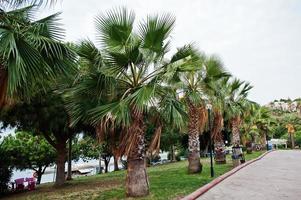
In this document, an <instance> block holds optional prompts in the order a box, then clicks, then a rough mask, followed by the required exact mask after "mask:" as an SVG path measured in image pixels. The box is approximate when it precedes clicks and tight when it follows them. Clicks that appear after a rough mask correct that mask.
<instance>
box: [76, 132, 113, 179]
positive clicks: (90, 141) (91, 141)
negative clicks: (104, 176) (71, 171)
mask: <svg viewBox="0 0 301 200" xmlns="http://www.w3.org/2000/svg"><path fill="white" fill-rule="evenodd" d="M79 148H80V154H81V158H82V159H83V160H89V159H100V160H99V161H101V160H103V161H104V163H105V173H107V172H108V170H109V168H108V167H109V163H110V160H111V158H112V156H113V153H112V148H111V147H110V144H109V141H108V140H106V141H103V142H102V143H99V142H98V141H97V139H95V138H93V137H91V136H85V137H83V139H81V140H80V141H79ZM99 167H101V164H100V163H99ZM115 170H116V169H115Z"/></svg>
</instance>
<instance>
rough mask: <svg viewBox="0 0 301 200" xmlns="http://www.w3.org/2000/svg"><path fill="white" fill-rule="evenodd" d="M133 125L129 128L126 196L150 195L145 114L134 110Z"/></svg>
mask: <svg viewBox="0 0 301 200" xmlns="http://www.w3.org/2000/svg"><path fill="white" fill-rule="evenodd" d="M131 115H132V123H131V125H130V127H129V128H128V132H129V133H130V135H131V136H129V137H128V138H127V145H129V147H128V148H129V149H128V150H129V152H128V153H127V175H126V195H127V196H131V197H139V196H146V195H148V194H149V181H148V176H147V173H146V163H145V124H144V121H143V113H142V112H140V111H137V110H135V109H133V110H132V113H131Z"/></svg>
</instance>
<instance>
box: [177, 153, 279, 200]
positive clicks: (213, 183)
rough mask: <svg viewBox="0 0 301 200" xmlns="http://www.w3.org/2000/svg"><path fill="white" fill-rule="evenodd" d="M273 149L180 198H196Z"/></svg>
mask: <svg viewBox="0 0 301 200" xmlns="http://www.w3.org/2000/svg"><path fill="white" fill-rule="evenodd" d="M273 151H275V150H271V151H267V152H265V153H263V154H262V155H261V156H259V157H258V158H254V159H253V160H249V161H247V162H245V163H244V164H242V165H239V166H237V167H235V168H233V169H232V170H230V171H228V172H226V173H225V174H223V175H221V176H219V177H217V178H215V179H213V180H212V181H211V182H209V183H207V184H206V185H204V186H202V187H200V188H199V189H197V190H196V191H194V192H193V193H191V194H189V195H187V196H185V197H184V198H182V200H193V199H196V198H198V197H200V196H201V195H203V194H204V193H206V192H207V191H209V190H210V189H211V188H213V187H214V186H216V185H217V184H219V183H220V182H222V181H223V180H225V179H226V178H228V177H229V176H232V175H233V174H235V173H236V172H238V171H239V170H241V169H242V168H244V167H246V166H248V165H250V164H252V163H254V162H256V161H258V160H260V159H261V158H263V157H264V156H266V155H267V154H269V153H271V152H273Z"/></svg>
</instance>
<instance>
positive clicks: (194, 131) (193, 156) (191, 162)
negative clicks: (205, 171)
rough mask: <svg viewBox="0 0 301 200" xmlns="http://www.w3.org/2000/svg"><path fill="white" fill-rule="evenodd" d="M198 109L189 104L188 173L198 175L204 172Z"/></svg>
mask: <svg viewBox="0 0 301 200" xmlns="http://www.w3.org/2000/svg"><path fill="white" fill-rule="evenodd" d="M198 113H199V112H198V109H197V108H196V107H195V106H194V105H192V104H191V103H190V104H189V113H188V114H189V124H188V172H189V173H198V172H201V171H202V165H201V161H200V139H199V126H198V125H199V121H198V120H199V114H198Z"/></svg>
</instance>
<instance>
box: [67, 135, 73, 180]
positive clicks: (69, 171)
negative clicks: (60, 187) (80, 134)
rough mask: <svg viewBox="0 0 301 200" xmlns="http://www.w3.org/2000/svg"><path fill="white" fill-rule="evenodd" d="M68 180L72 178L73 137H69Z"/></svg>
mask: <svg viewBox="0 0 301 200" xmlns="http://www.w3.org/2000/svg"><path fill="white" fill-rule="evenodd" d="M67 180H72V137H70V138H69V148H68V170H67Z"/></svg>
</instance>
